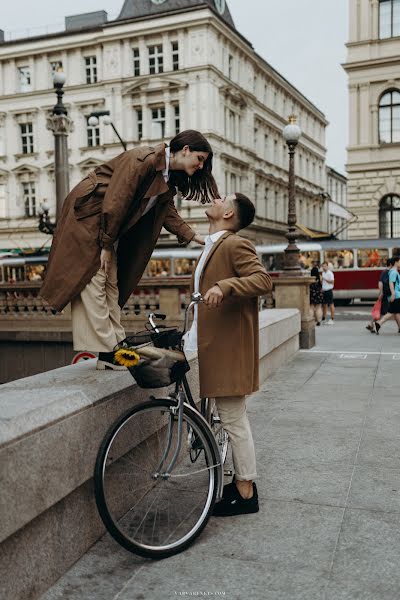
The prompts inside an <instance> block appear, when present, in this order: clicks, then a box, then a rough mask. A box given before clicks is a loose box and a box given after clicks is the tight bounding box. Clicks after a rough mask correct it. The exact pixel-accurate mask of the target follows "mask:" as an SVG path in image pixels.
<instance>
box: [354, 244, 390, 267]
mask: <svg viewBox="0 0 400 600" xmlns="http://www.w3.org/2000/svg"><path fill="white" fill-rule="evenodd" d="M388 258H389V251H388V250H387V248H368V249H366V248H365V249H364V248H360V249H359V250H358V252H357V262H358V266H359V267H360V268H361V269H367V268H368V267H383V268H385V267H386V261H387V259H388Z"/></svg>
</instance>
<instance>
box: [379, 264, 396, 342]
mask: <svg viewBox="0 0 400 600" xmlns="http://www.w3.org/2000/svg"><path fill="white" fill-rule="evenodd" d="M392 261H393V266H392V268H391V269H390V271H389V289H390V295H389V296H388V301H389V308H388V312H387V314H386V315H385V316H384V317H381V318H380V319H379V321H375V323H374V331H375V333H376V334H377V335H379V330H380V328H381V327H382V325H383V324H384V323H386V321H389V319H391V318H392V317H394V319H395V320H396V323H397V326H398V328H399V333H400V276H399V268H400V257H399V256H394V257H393V259H392Z"/></svg>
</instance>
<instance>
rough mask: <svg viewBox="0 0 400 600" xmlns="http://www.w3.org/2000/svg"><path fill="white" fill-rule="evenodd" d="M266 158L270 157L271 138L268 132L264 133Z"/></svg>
mask: <svg viewBox="0 0 400 600" xmlns="http://www.w3.org/2000/svg"><path fill="white" fill-rule="evenodd" d="M264 158H265V160H268V159H269V140H268V135H267V134H266V133H265V134H264Z"/></svg>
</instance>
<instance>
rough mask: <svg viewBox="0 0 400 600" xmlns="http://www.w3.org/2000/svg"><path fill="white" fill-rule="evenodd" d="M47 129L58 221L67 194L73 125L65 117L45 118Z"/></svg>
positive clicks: (53, 116)
mask: <svg viewBox="0 0 400 600" xmlns="http://www.w3.org/2000/svg"><path fill="white" fill-rule="evenodd" d="M47 129H50V131H52V132H53V135H54V160H55V177H56V202H57V204H56V220H58V219H59V217H60V214H61V208H62V205H63V202H64V200H65V198H66V196H67V195H68V192H69V166H68V142H67V139H68V134H69V133H70V132H71V131H72V130H73V123H72V121H71V119H70V118H69V117H68V116H67V115H54V114H53V115H50V116H49V117H47Z"/></svg>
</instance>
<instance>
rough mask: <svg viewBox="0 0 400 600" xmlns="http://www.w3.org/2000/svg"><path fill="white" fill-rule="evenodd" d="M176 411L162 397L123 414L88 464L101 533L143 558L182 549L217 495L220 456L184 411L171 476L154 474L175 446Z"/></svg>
mask: <svg viewBox="0 0 400 600" xmlns="http://www.w3.org/2000/svg"><path fill="white" fill-rule="evenodd" d="M176 407H177V404H176V402H175V401H173V400H168V399H164V400H152V401H150V402H145V403H143V404H140V405H138V406H137V407H135V408H134V409H132V410H130V411H128V412H127V413H125V414H124V415H122V417H121V418H120V419H119V420H118V421H117V422H116V423H115V424H114V425H113V426H112V427H111V429H110V430H109V431H108V433H107V434H106V436H105V438H104V441H103V443H102V445H101V447H100V450H99V453H98V456H97V460H96V467H95V474H94V481H95V494H96V502H97V507H98V510H99V513H100V516H101V518H102V520H103V522H104V524H105V526H106V528H107V530H108V531H109V533H110V534H111V535H112V536H113V537H114V539H115V540H116V541H117V542H119V543H120V544H121V545H122V546H123V547H124V548H126V549H127V550H130V551H131V552H134V553H136V554H140V555H141V556H145V557H150V558H165V557H167V556H171V555H173V554H177V553H178V552H181V551H182V550H184V549H185V548H186V547H187V546H189V544H191V543H192V542H193V540H194V539H195V538H196V537H197V536H198V535H199V534H200V533H201V531H202V530H203V529H204V527H205V526H206V524H207V521H208V519H209V517H210V515H211V512H212V509H213V506H214V503H215V500H216V495H217V491H218V483H219V475H218V469H219V466H218V465H219V464H220V458H219V456H217V452H216V448H215V445H214V446H213V444H212V435H211V432H210V431H209V429H208V428H207V426H206V425H205V424H204V423H203V422H202V420H201V416H200V415H197V414H196V413H195V411H192V410H191V409H190V408H188V407H185V408H184V412H183V423H182V426H183V427H182V443H181V449H180V452H179V454H178V459H177V462H176V464H175V466H174V468H173V470H172V473H171V476H170V477H169V478H168V479H163V478H162V477H156V476H155V473H156V472H157V469H158V467H159V465H160V462H161V460H162V457H163V455H164V454H165V452H166V460H165V462H164V468H161V469H160V471H161V472H163V471H165V468H166V467H167V465H169V462H170V460H171V458H172V456H173V454H174V451H175V449H176V447H177V444H176V442H177V431H178V417H177V415H176V414H174V411H173V410H172V409H174V408H175V409H176ZM170 426H171V427H172V431H171V432H169V431H170V430H169V427H170ZM191 432H194V434H195V435H194V436H193V435H192V434H191ZM193 437H195V438H196V439H197V440H201V443H202V451H201V452H200V453H199V455H198V457H197V460H196V461H195V462H192V461H191V460H190V451H191V441H190V440H191V439H193Z"/></svg>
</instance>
